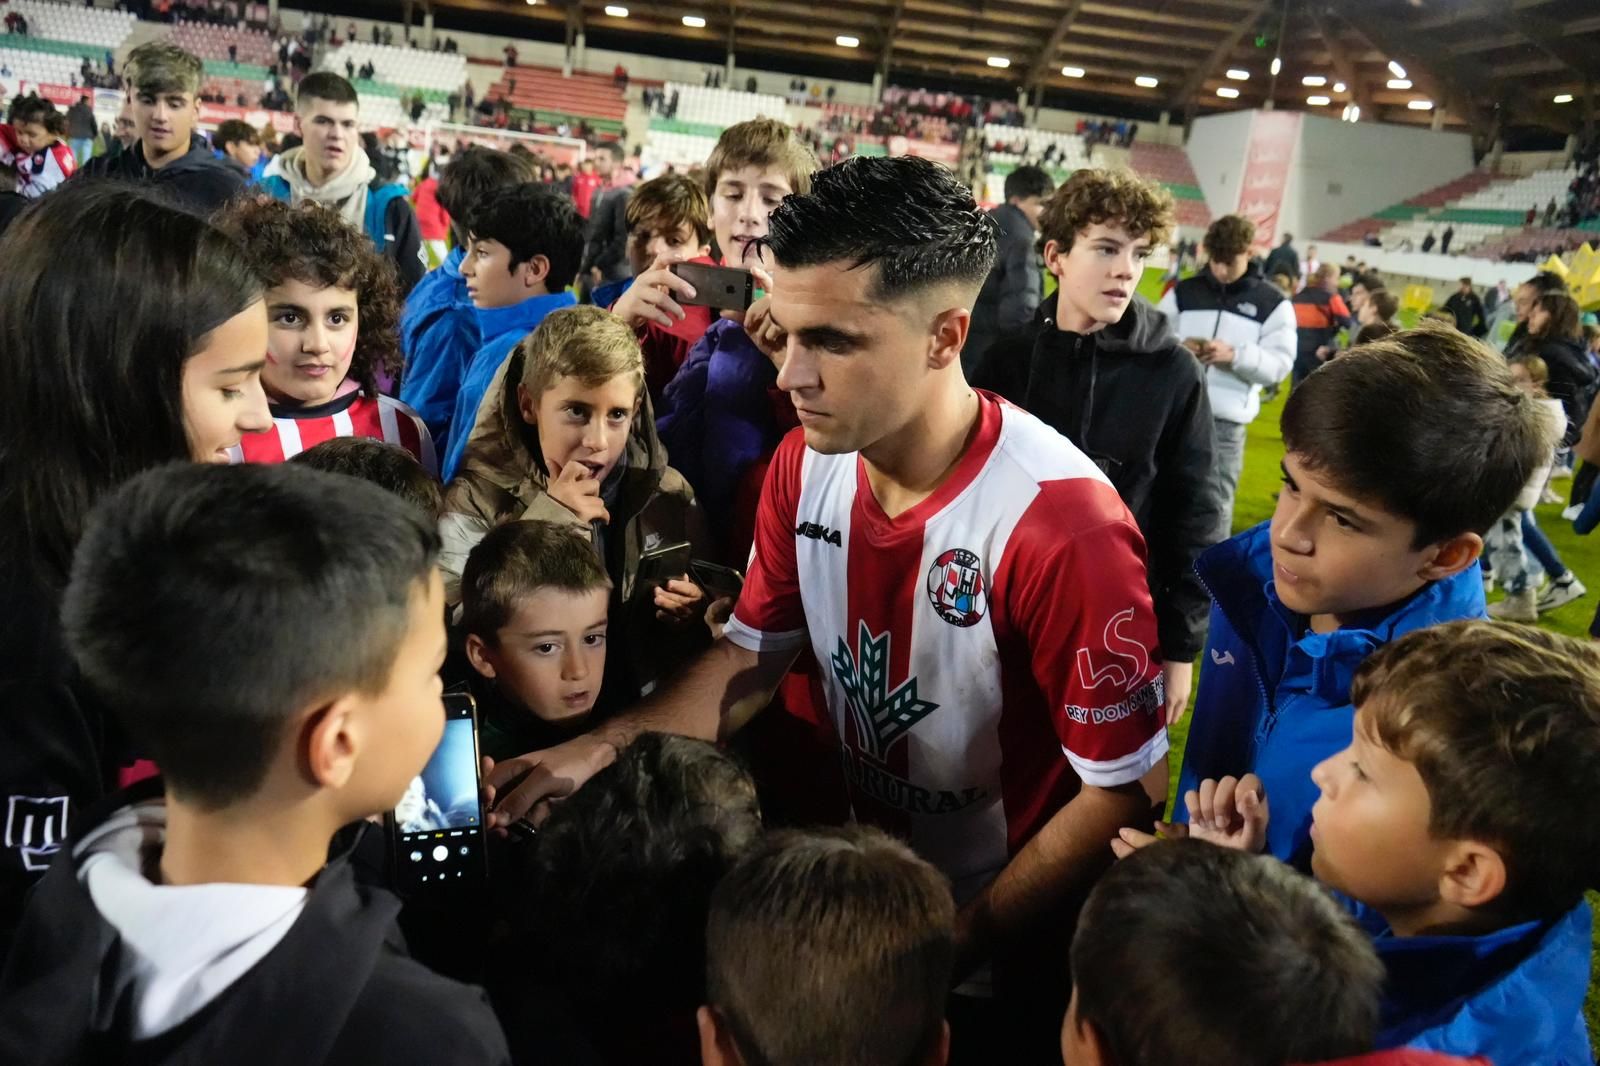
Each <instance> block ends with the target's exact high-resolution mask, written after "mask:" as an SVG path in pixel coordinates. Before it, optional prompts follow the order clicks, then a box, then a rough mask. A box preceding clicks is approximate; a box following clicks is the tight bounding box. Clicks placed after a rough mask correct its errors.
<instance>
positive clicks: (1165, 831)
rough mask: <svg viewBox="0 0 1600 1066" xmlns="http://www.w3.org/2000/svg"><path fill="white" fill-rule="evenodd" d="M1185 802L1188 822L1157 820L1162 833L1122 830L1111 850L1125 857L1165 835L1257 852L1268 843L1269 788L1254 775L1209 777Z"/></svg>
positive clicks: (1168, 837) (1157, 827)
mask: <svg viewBox="0 0 1600 1066" xmlns="http://www.w3.org/2000/svg"><path fill="white" fill-rule="evenodd" d="M1183 805H1184V806H1185V807H1187V808H1188V810H1189V824H1187V825H1185V824H1183V823H1182V822H1177V823H1172V822H1157V823H1156V832H1157V833H1158V834H1160V835H1159V836H1157V835H1154V834H1151V833H1146V832H1143V831H1141V830H1138V829H1133V828H1127V829H1122V830H1119V831H1118V833H1117V839H1115V840H1113V841H1112V842H1111V850H1112V851H1113V852H1115V853H1116V856H1117V858H1119V859H1126V858H1127V857H1128V856H1129V855H1132V854H1133V853H1134V852H1136V851H1138V850H1139V849H1140V848H1144V847H1149V846H1150V845H1151V844H1154V843H1155V842H1156V841H1157V840H1160V839H1162V838H1163V837H1164V838H1166V839H1169V840H1172V839H1182V838H1183V837H1193V838H1194V839H1196V840H1204V841H1206V842H1207V843H1211V844H1216V845H1217V846H1218V847H1223V848H1233V849H1234V850H1235V851H1249V852H1257V851H1261V850H1262V849H1263V848H1265V847H1266V846H1267V821H1268V811H1267V790H1266V787H1265V786H1264V785H1262V783H1261V778H1259V777H1257V776H1256V775H1255V774H1245V775H1244V776H1243V777H1240V778H1235V777H1224V778H1223V779H1222V780H1220V781H1216V780H1213V779H1210V778H1207V779H1206V780H1204V781H1202V782H1200V787H1199V788H1198V789H1193V788H1191V789H1190V790H1189V791H1188V792H1186V793H1185V794H1184V797H1183Z"/></svg>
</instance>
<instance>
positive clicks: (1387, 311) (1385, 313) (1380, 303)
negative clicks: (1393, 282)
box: [1367, 289, 1455, 322]
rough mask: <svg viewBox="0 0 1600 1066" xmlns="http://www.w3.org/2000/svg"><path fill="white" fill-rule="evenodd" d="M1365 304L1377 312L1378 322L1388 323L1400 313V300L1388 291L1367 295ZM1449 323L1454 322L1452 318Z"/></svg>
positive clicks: (1382, 290)
mask: <svg viewBox="0 0 1600 1066" xmlns="http://www.w3.org/2000/svg"><path fill="white" fill-rule="evenodd" d="M1367 302H1368V303H1370V304H1372V310H1373V311H1375V312H1377V315H1378V320H1379V321H1380V322H1389V321H1392V320H1393V319H1394V316H1395V315H1397V314H1399V313H1400V298H1399V297H1398V296H1396V295H1395V294H1394V293H1392V292H1390V291H1389V290H1388V289H1378V290H1377V291H1376V292H1371V293H1368V294H1367ZM1451 321H1452V322H1453V321H1455V319H1454V318H1452V319H1451Z"/></svg>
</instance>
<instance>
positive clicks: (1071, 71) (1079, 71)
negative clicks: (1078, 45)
mask: <svg viewBox="0 0 1600 1066" xmlns="http://www.w3.org/2000/svg"><path fill="white" fill-rule="evenodd" d="M1061 76H1062V77H1064V78H1081V77H1083V68H1082V67H1062V68H1061Z"/></svg>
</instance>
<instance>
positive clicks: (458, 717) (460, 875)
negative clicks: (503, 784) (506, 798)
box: [386, 692, 488, 898]
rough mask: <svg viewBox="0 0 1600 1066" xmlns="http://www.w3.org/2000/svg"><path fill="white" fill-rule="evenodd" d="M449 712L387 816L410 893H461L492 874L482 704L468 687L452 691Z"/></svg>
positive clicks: (393, 851)
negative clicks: (434, 742)
mask: <svg viewBox="0 0 1600 1066" xmlns="http://www.w3.org/2000/svg"><path fill="white" fill-rule="evenodd" d="M444 716H445V721H444V736H442V737H441V738H440V740H439V746H438V747H437V748H435V749H434V751H433V754H432V755H431V756H430V757H429V758H428V763H427V765H426V766H424V767H423V768H422V773H420V774H418V775H417V776H416V778H415V779H413V780H412V782H411V787H409V788H407V789H406V793H405V795H404V796H403V797H402V798H401V800H400V805H399V806H397V807H396V808H395V809H394V810H393V811H392V812H391V813H390V814H389V816H388V818H387V819H386V821H387V822H388V827H389V836H390V848H389V854H390V856H391V863H392V866H393V874H394V886H395V891H396V892H398V893H399V894H400V895H401V896H404V897H424V898H425V897H433V896H454V895H456V894H458V893H460V892H462V891H463V890H477V889H480V888H481V887H482V886H483V885H484V883H485V881H486V880H487V877H488V866H487V864H486V860H485V840H486V836H485V833H486V831H485V827H484V811H483V789H482V786H483V782H482V771H483V761H482V760H481V759H480V758H479V757H478V714H477V706H476V704H474V702H473V699H472V697H471V696H470V695H468V694H467V693H465V692H457V693H446V694H445V696H444Z"/></svg>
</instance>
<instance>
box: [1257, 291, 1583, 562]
mask: <svg viewBox="0 0 1600 1066" xmlns="http://www.w3.org/2000/svg"><path fill="white" fill-rule="evenodd" d="M1281 425H1282V429H1283V443H1284V447H1285V448H1287V449H1288V450H1289V451H1291V452H1295V453H1296V454H1297V455H1298V456H1299V457H1300V460H1301V461H1302V462H1303V463H1305V465H1306V466H1307V467H1309V468H1310V469H1312V470H1315V471H1319V472H1321V473H1323V474H1325V475H1326V477H1327V478H1328V480H1329V481H1331V482H1332V483H1333V484H1335V485H1337V486H1338V487H1339V488H1340V489H1342V490H1344V491H1345V492H1348V493H1350V494H1351V495H1353V496H1358V497H1362V498H1365V499H1368V500H1372V501H1374V502H1375V503H1378V504H1380V505H1381V506H1382V507H1383V508H1384V510H1386V511H1390V512H1392V513H1394V514H1397V515H1399V516H1401V517H1402V518H1405V519H1408V520H1409V521H1411V522H1413V523H1415V524H1416V527H1417V529H1416V536H1415V537H1414V538H1413V540H1412V544H1413V546H1414V547H1416V548H1421V547H1424V546H1425V545H1428V544H1434V543H1437V542H1439V541H1442V540H1446V539H1448V538H1450V537H1454V536H1457V535H1459V534H1462V533H1478V534H1482V533H1483V532H1485V531H1486V530H1488V529H1489V527H1490V526H1492V525H1493V524H1494V522H1495V520H1496V519H1498V518H1499V517H1500V516H1501V515H1502V514H1504V513H1505V512H1506V510H1507V509H1508V508H1509V507H1510V506H1511V503H1512V501H1514V500H1515V499H1516V498H1517V494H1518V493H1519V492H1520V491H1521V489H1522V486H1523V485H1524V484H1525V483H1526V482H1527V480H1528V478H1529V477H1530V476H1531V475H1532V474H1533V472H1534V471H1535V470H1536V469H1538V468H1539V467H1540V466H1541V465H1542V464H1543V463H1544V462H1547V461H1548V459H1549V455H1550V452H1549V449H1550V448H1551V447H1553V442H1551V441H1549V440H1547V439H1546V433H1547V430H1546V427H1545V423H1544V419H1543V415H1541V413H1540V412H1539V410H1538V405H1537V401H1536V400H1534V399H1533V397H1531V396H1528V395H1527V394H1525V393H1524V392H1523V391H1522V390H1521V389H1519V388H1517V386H1516V383H1515V382H1513V381H1512V380H1511V373H1510V371H1509V370H1508V369H1507V368H1506V363H1505V360H1504V359H1502V358H1501V357H1500V356H1499V355H1498V354H1496V353H1495V352H1493V351H1491V350H1490V349H1489V348H1488V347H1486V346H1485V345H1484V344H1483V343H1482V342H1481V341H1476V340H1473V339H1472V338H1471V337H1468V336H1467V335H1466V334H1464V333H1461V332H1459V331H1457V330H1455V329H1453V328H1447V327H1445V326H1444V325H1443V324H1441V323H1432V322H1426V323H1423V324H1421V325H1419V326H1418V327H1417V328H1415V329H1409V330H1406V331H1404V332H1402V333H1396V334H1394V335H1393V336H1390V337H1383V338H1381V339H1379V340H1376V341H1373V342H1372V343H1370V344H1366V345H1363V346H1362V347H1360V348H1356V349H1353V350H1352V351H1350V352H1349V354H1347V355H1343V356H1340V357H1339V358H1338V359H1335V360H1332V361H1331V362H1329V363H1327V364H1325V365H1324V366H1322V367H1321V368H1320V369H1319V370H1318V371H1317V372H1316V373H1315V374H1312V375H1311V376H1309V377H1307V378H1306V379H1305V381H1303V382H1301V383H1300V385H1299V387H1297V388H1296V389H1295V390H1294V391H1293V392H1291V393H1290V394H1289V402H1288V403H1287V404H1285V405H1284V409H1283V419H1282V423H1281Z"/></svg>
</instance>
